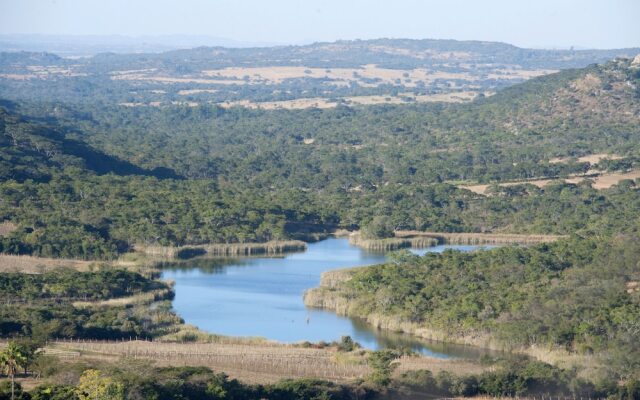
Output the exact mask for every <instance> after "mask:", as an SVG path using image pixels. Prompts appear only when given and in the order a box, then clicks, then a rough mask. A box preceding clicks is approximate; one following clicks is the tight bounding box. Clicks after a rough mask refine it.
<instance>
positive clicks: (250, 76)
mask: <svg viewBox="0 0 640 400" xmlns="http://www.w3.org/2000/svg"><path fill="white" fill-rule="evenodd" d="M553 72H556V71H554V70H523V69H496V70H495V72H494V73H493V74H494V75H495V76H494V77H491V78H492V79H495V78H498V79H515V80H520V79H529V78H532V77H535V76H540V75H545V74H549V73H553ZM202 74H203V75H205V76H208V77H213V78H218V79H225V80H243V81H244V82H246V83H247V84H278V83H282V82H283V81H285V80H287V79H302V78H313V79H324V80H327V81H329V82H331V83H335V84H338V85H340V84H348V83H358V85H360V86H364V87H377V86H380V85H382V84H402V85H403V86H406V87H415V86H416V85H417V84H418V82H424V83H429V82H433V81H436V80H471V81H473V80H477V79H478V77H476V76H475V75H473V74H470V73H468V72H455V73H454V72H444V71H432V70H428V69H424V68H416V69H389V68H380V67H378V66H377V65H373V64H367V65H364V66H362V67H360V68H309V67H304V66H302V67H295V66H290V67H288V66H268V67H248V68H245V67H231V68H224V69H215V70H204V71H202Z"/></svg>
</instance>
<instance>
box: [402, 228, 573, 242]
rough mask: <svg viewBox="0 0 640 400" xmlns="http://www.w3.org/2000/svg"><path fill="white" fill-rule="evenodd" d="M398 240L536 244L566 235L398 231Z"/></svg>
mask: <svg viewBox="0 0 640 400" xmlns="http://www.w3.org/2000/svg"><path fill="white" fill-rule="evenodd" d="M396 236H397V237H399V238H416V237H428V238H435V239H437V240H438V241H439V242H440V243H446V244H467V245H481V244H537V243H549V242H555V241H556V240H559V239H562V238H566V237H567V236H566V235H529V234H527V235H520V234H515V233H446V232H420V231H398V232H396Z"/></svg>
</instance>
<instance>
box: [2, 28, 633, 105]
mask: <svg viewBox="0 0 640 400" xmlns="http://www.w3.org/2000/svg"><path fill="white" fill-rule="evenodd" d="M638 53H640V49H619V50H575V51H572V50H536V49H521V48H518V47H515V46H511V45H508V44H504V43H495V42H479V41H454V40H404V39H397V40H396V39H379V40H367V41H343V42H335V43H316V44H312V45H304V46H278V47H264V48H244V49H242V48H222V47H214V48H210V47H201V48H195V49H185V50H174V51H168V52H164V53H148V54H147V53H145V54H114V53H104V54H98V55H95V56H93V57H89V58H81V59H69V58H63V57H58V56H55V55H53V54H49V53H29V52H22V53H21V52H18V53H6V52H5V53H2V54H1V55H0V94H2V96H3V97H5V98H13V99H16V100H18V99H27V98H30V97H33V98H35V97H37V98H38V99H40V100H46V99H49V100H51V101H55V100H64V101H77V100H78V99H82V101H87V100H90V101H97V100H101V101H105V102H108V103H118V104H121V105H126V106H130V107H136V106H154V107H158V106H164V105H171V104H183V105H192V106H193V105H198V104H209V103H214V104H219V105H222V106H225V107H232V106H234V105H241V106H245V107H250V108H264V109H277V108H285V109H303V108H312V107H317V108H331V107H336V106H337V105H338V104H352V105H358V104H363V105H367V104H385V103H388V104H393V103H410V102H434V101H435V102H437V101H447V102H465V101H469V100H471V99H473V98H474V97H475V96H476V95H478V94H483V95H490V94H492V93H493V92H495V91H496V90H499V89H501V88H504V87H507V86H510V85H513V84H515V83H518V82H522V81H524V80H527V79H530V78H531V77H535V76H539V75H543V74H548V73H551V72H554V71H556V70H559V69H566V68H575V67H584V66H586V65H588V64H591V63H599V62H605V61H607V60H610V59H613V58H615V57H634V56H635V55H636V54H638ZM43 96H44V97H43Z"/></svg>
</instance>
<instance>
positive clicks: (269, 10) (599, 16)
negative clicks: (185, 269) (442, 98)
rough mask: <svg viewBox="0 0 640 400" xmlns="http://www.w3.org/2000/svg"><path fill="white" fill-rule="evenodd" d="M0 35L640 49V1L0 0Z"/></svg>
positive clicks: (284, 42)
mask: <svg viewBox="0 0 640 400" xmlns="http://www.w3.org/2000/svg"><path fill="white" fill-rule="evenodd" d="M0 34H56V35H125V36H143V35H144V36H158V35H174V34H181V35H207V36H212V37H217V38H226V39H232V40H236V41H242V42H252V43H270V44H302V43H310V42H315V41H334V40H339V39H372V38H381V37H387V38H413V39H424V38H430V39H458V40H488V41H500V42H507V43H511V44H515V45H517V46H520V47H535V48H567V47H569V46H575V47H577V48H621V47H640V0H423V1H419V0H384V1H383V0H173V1H171V0H0Z"/></svg>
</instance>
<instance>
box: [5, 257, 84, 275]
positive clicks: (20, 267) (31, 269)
mask: <svg viewBox="0 0 640 400" xmlns="http://www.w3.org/2000/svg"><path fill="white" fill-rule="evenodd" d="M91 264H95V261H83V260H71V259H63V258H43V257H32V256H16V255H10V254H0V272H23V273H27V274H40V273H43V272H46V271H50V270H53V269H56V268H73V269H77V270H79V271H88V270H89V266H90V265H91Z"/></svg>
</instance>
